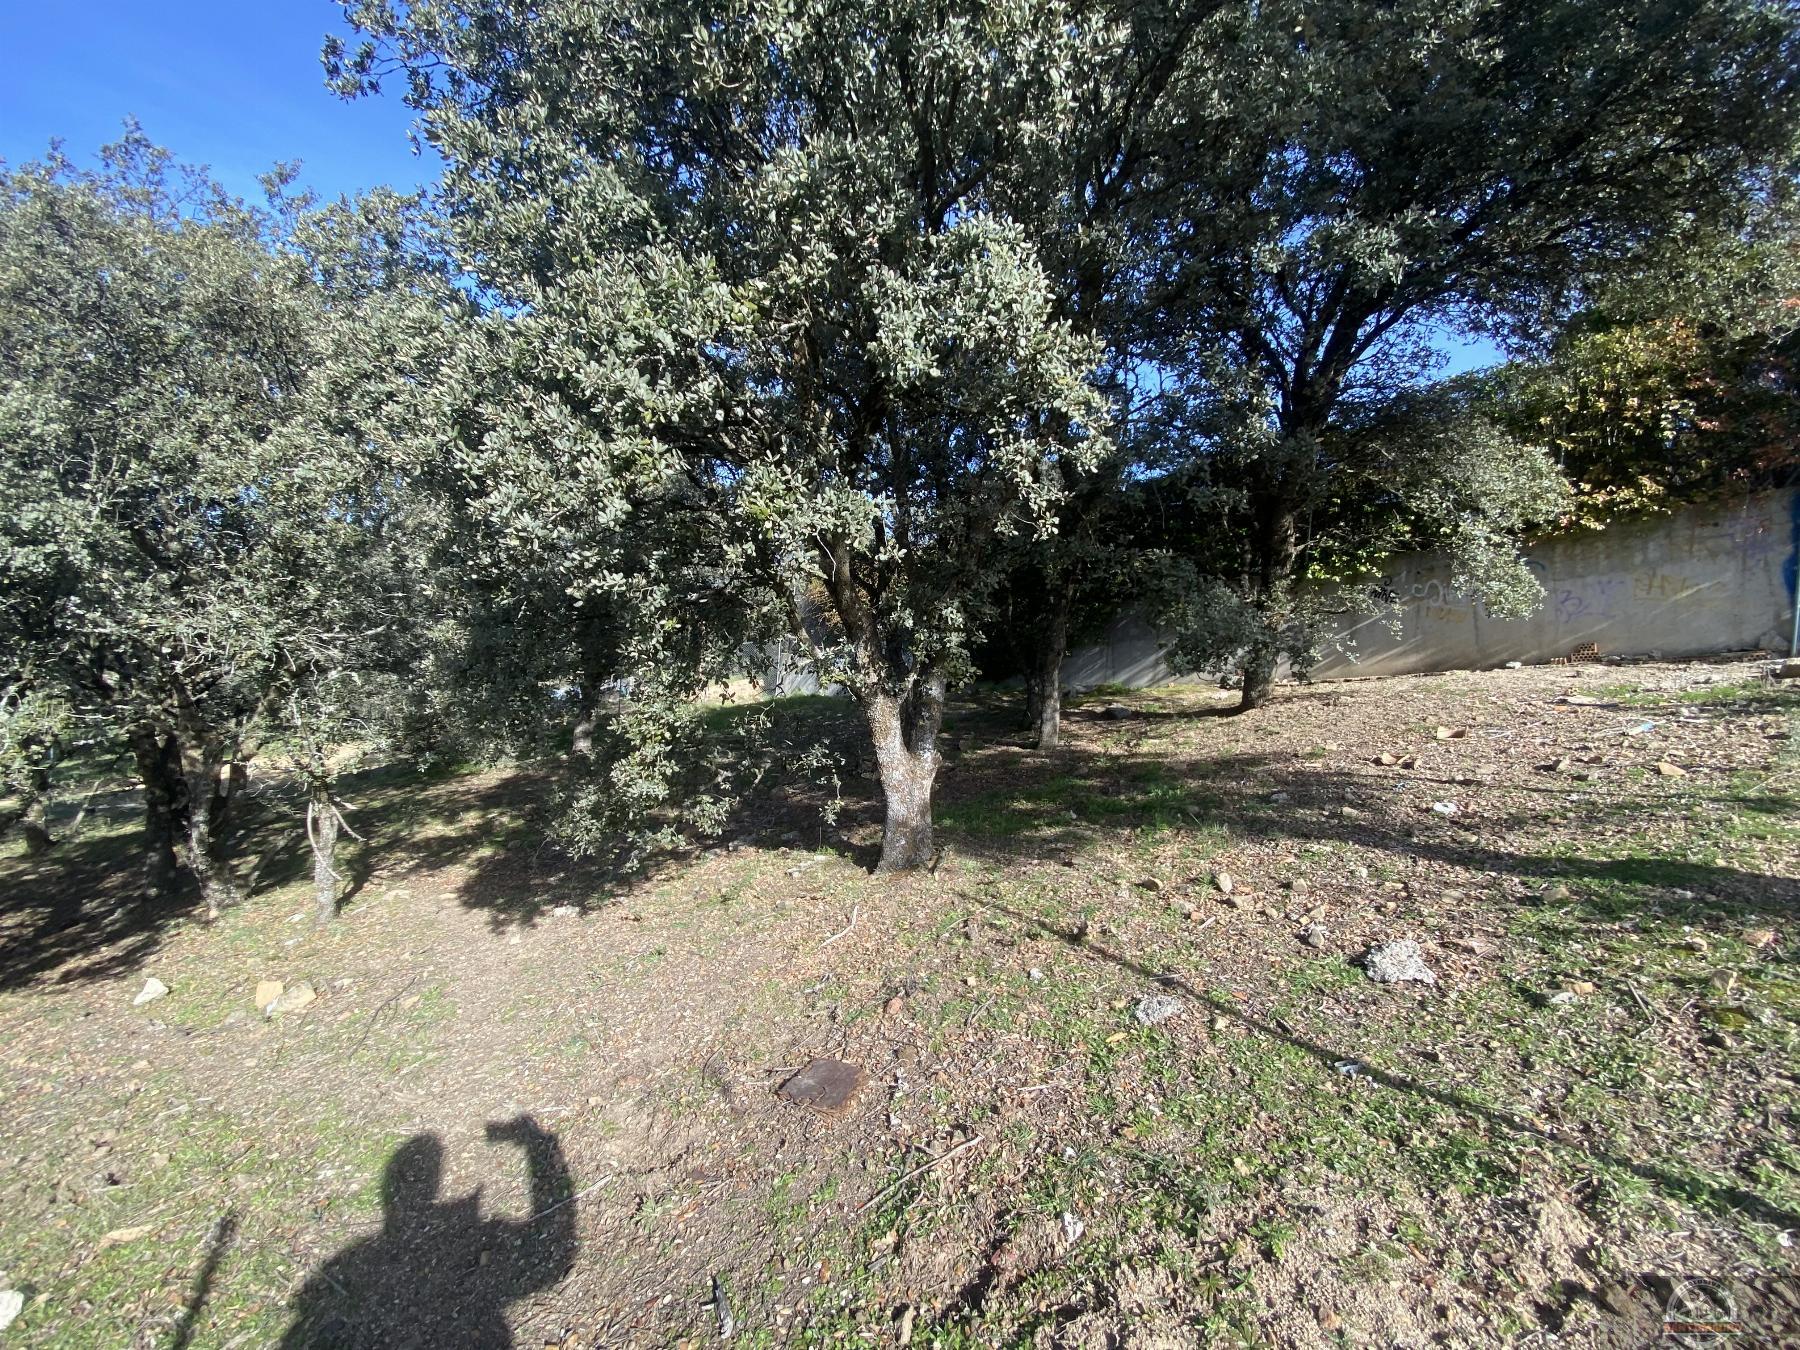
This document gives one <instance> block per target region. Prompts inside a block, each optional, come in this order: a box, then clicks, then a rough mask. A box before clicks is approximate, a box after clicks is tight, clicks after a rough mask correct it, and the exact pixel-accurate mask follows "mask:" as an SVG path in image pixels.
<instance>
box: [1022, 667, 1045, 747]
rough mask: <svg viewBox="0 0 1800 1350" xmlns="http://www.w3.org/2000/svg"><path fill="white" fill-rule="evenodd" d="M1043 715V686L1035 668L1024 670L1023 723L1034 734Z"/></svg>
mask: <svg viewBox="0 0 1800 1350" xmlns="http://www.w3.org/2000/svg"><path fill="white" fill-rule="evenodd" d="M1043 716H1044V687H1043V685H1042V684H1040V683H1039V682H1038V673H1037V671H1036V670H1028V671H1026V672H1025V725H1026V726H1028V727H1030V728H1031V730H1032V732H1033V733H1034V734H1035V733H1036V731H1037V729H1038V723H1039V722H1040V721H1042V720H1043Z"/></svg>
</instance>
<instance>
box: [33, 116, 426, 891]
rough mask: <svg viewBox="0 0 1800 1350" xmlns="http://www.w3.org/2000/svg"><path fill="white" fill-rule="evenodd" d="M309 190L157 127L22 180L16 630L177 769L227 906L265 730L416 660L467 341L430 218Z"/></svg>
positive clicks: (64, 682)
mask: <svg viewBox="0 0 1800 1350" xmlns="http://www.w3.org/2000/svg"><path fill="white" fill-rule="evenodd" d="M284 183H285V179H284V177H283V176H280V175H277V176H276V177H274V178H272V179H271V180H270V188H271V193H272V198H271V200H272V207H271V209H269V210H256V209H252V208H250V207H248V206H246V205H245V204H244V203H242V202H241V201H239V200H236V199H234V198H231V197H229V196H228V195H226V194H225V193H224V192H223V191H222V190H221V189H220V188H218V187H217V186H216V185H215V184H213V183H211V182H210V181H209V180H207V179H206V178H205V177H204V175H202V174H199V173H195V172H191V171H181V170H178V169H177V168H176V167H175V166H174V165H173V164H172V162H171V161H170V158H169V156H168V155H167V154H166V153H165V152H163V151H160V150H158V149H156V148H154V147H153V146H152V145H151V144H150V143H149V142H148V141H147V140H146V139H145V138H144V137H143V135H142V134H141V133H140V132H137V131H136V130H135V128H134V129H133V130H132V131H131V132H130V133H129V134H128V135H127V136H126V138H125V139H124V140H122V141H121V142H120V143H118V144H117V145H114V146H111V147H109V148H108V149H107V150H106V151H105V152H104V153H103V155H102V158H101V165H100V167H99V168H97V169H95V170H93V171H81V170H78V169H77V168H76V167H75V166H73V165H72V164H71V163H69V162H68V161H67V160H65V159H63V158H62V157H61V156H60V155H52V156H51V158H49V159H48V160H47V161H45V162H44V163H41V164H28V165H24V166H21V167H19V168H17V169H15V170H13V171H11V172H8V173H6V174H5V175H4V177H0V453H3V454H4V456H5V472H4V474H0V541H3V545H4V547H3V550H0V636H3V639H4V644H5V647H6V650H7V652H8V653H9V664H10V665H11V666H12V668H13V676H14V678H16V679H17V680H19V681H20V682H21V683H22V684H24V685H25V686H27V687H29V688H31V689H34V690H49V691H55V692H56V693H57V695H58V696H59V697H61V698H62V699H63V700H64V701H65V702H66V704H67V706H68V707H69V709H70V715H71V716H72V717H73V718H75V719H76V720H77V722H78V723H79V724H80V725H81V726H82V727H83V728H84V730H85V731H87V732H88V733H90V734H100V735H107V736H119V737H124V738H128V739H130V740H131V741H132V742H133V744H134V746H135V747H136V748H138V750H139V760H140V765H141V766H144V767H145V771H146V773H149V774H152V775H153V776H154V775H156V774H160V775H161V776H163V777H164V778H165V779H167V781H165V782H163V783H161V784H160V787H161V789H163V790H164V791H165V792H166V800H167V801H168V803H169V805H170V807H171V810H172V812H173V814H174V816H175V817H176V818H177V819H176V820H175V822H173V823H176V824H179V825H180V826H181V827H182V828H183V829H185V831H186V839H185V846H184V854H185V857H184V860H185V861H186V862H187V864H188V865H189V866H190V867H191V868H192V870H193V871H194V873H195V874H196V875H197V877H198V879H199V880H200V881H201V883H202V885H203V887H204V888H205V889H206V891H207V898H208V900H209V902H216V901H217V900H218V899H221V898H224V897H226V896H228V895H229V892H230V883H229V879H228V877H226V876H225V875H224V873H223V872H221V870H220V869H219V868H218V867H217V866H216V865H215V862H216V860H215V859H214V858H212V857H211V856H210V855H211V853H212V851H213V849H214V845H215V842H216V841H215V840H214V838H213V830H212V827H213V826H214V825H215V824H216V823H217V820H218V817H219V815H220V808H219V802H220V800H221V799H220V798H219V796H218V795H217V793H216V792H215V784H216V783H218V782H220V781H221V775H222V774H224V773H225V772H226V769H227V766H228V765H229V764H230V763H231V762H232V761H233V760H235V759H237V758H238V757H239V756H240V755H241V753H242V751H243V748H244V744H245V742H246V739H247V738H253V737H255V736H257V735H259V734H261V733H263V732H265V731H266V730H268V729H269V728H270V727H271V726H273V725H275V724H276V723H277V722H278V720H279V716H280V711H281V709H283V708H284V707H289V706H297V704H295V702H294V698H295V695H296V694H297V693H300V692H302V691H306V690H309V689H313V690H315V691H316V690H317V689H322V688H324V687H326V684H327V683H329V682H331V681H332V680H333V679H335V677H336V676H338V675H340V674H341V673H342V672H344V671H345V670H348V669H354V668H357V667H359V666H361V665H364V664H369V663H374V662H378V661H379V660H380V659H381V658H382V657H383V655H384V654H385V653H386V652H388V651H390V650H393V649H395V648H397V647H398V646H399V645H400V644H399V640H398V637H397V632H396V630H397V627H398V626H399V625H400V624H401V623H402V622H403V621H404V618H405V614H404V609H405V605H404V596H403V594H402V589H401V587H400V585H399V583H398V581H397V580H396V576H397V572H398V569H399V568H400V566H401V562H400V559H399V558H398V557H397V554H396V548H395V544H394V530H395V527H396V524H397V522H398V521H399V519H400V517H401V515H402V508H401V496H402V494H401V489H400V483H401V482H402V476H403V470H404V460H405V458H406V456H407V454H409V453H410V452H411V449H410V447H411V442H410V441H409V439H408V436H409V431H410V429H411V427H412V426H413V425H414V423H413V422H412V420H411V419H410V418H409V416H408V413H407V411H406V410H407V409H408V407H409V406H411V405H412V404H413V403H414V402H415V400H416V399H417V398H418V396H419V391H420V384H419V380H418V371H419V369H420V364H421V360H422V357H423V355H424V354H425V353H428V352H430V351H431V350H433V349H435V348H437V347H439V346H441V344H442V343H443V341H444V331H445V317H446V315H445V306H446V303H447V301H446V298H445V294H446V293H445V292H444V291H443V289H442V288H441V287H439V286H436V285H434V284H433V283H431V282H430V281H429V280H428V279H425V278H424V277H423V276H422V274H419V273H417V272H416V270H415V269H414V268H413V266H412V263H411V261H410V259H411V250H410V248H409V246H408V241H407V238H406V235H407V230H408V226H407V223H406V213H405V210H404V204H403V203H401V202H400V201H399V200H398V199H394V198H391V197H384V196H377V197H376V198H373V199H371V200H369V201H365V202H361V203H340V204H338V205H335V206H331V207H325V208H318V207H316V206H315V205H314V204H313V203H311V202H309V201H306V200H304V199H295V198H292V197H288V196H285V195H283V194H282V188H283V187H284ZM152 762H154V763H155V764H157V765H160V768H158V769H152V768H150V767H149V766H150V765H151V764H152ZM224 781H226V782H229V778H228V777H227V778H226V779H225V780H224ZM152 797H153V798H154V799H157V800H164V798H157V797H156V794H155V793H153V794H152ZM153 814H154V809H153ZM168 823H170V822H165V824H168ZM167 843H168V841H167V840H165V841H163V843H162V845H161V848H162V850H163V852H164V853H165V855H166V852H167ZM155 847H156V845H155V844H154V843H153V849H154V848H155ZM170 861H172V860H171V859H170V858H168V857H167V856H165V857H164V858H163V859H162V865H161V868H160V870H162V871H163V872H165V873H166V870H167V867H166V864H168V863H169V862H170ZM151 865H152V870H153V872H155V871H157V870H159V864H158V863H157V862H155V861H154V860H153V862H152V864H151ZM157 880H159V881H161V882H166V881H167V880H168V877H167V875H166V874H165V875H163V876H161V877H159V878H157Z"/></svg>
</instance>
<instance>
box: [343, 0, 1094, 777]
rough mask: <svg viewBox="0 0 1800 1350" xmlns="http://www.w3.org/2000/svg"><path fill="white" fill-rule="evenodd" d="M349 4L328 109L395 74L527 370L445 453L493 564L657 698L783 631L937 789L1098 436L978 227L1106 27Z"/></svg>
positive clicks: (645, 0) (1088, 344) (1009, 16)
mask: <svg viewBox="0 0 1800 1350" xmlns="http://www.w3.org/2000/svg"><path fill="white" fill-rule="evenodd" d="M349 12H350V14H351V17H352V19H353V20H354V22H355V23H356V24H357V25H358V27H359V28H361V29H362V30H363V31H364V33H365V34H366V36H367V42H366V44H364V45H361V46H359V47H357V48H356V49H354V50H351V49H349V48H346V47H343V46H341V45H340V46H335V47H333V48H332V49H331V50H330V51H329V52H328V57H329V59H330V60H331V61H332V62H333V63H334V68H335V71H336V74H337V77H338V80H339V84H340V87H341V88H343V89H344V90H345V91H347V92H355V91H359V90H366V89H368V88H370V87H371V86H372V85H374V84H377V83H379V81H380V80H381V79H383V78H386V77H388V76H390V75H393V76H399V77H402V78H404V79H405V81H406V88H407V90H408V94H409V97H410V98H411V100H412V102H413V103H414V105H415V106H416V107H418V108H420V109H421V110H422V111H423V113H424V120H425V126H426V131H427V135H428V136H429V137H430V139H431V140H432V142H433V143H434V144H435V145H436V146H437V148H438V149H439V150H440V151H441V152H442V153H443V154H444V156H445V158H446V160H447V163H448V166H449V167H448V171H447V174H446V179H445V195H446V200H447V204H448V209H449V214H450V217H451V219H452V220H453V221H454V222H455V228H456V231H457V238H458V240H459V244H460V249H459V257H460V258H461V260H462V263H463V265H464V266H465V267H466V268H468V269H469V271H470V272H471V273H473V274H474V275H475V276H476V277H477V278H478V279H479V282H480V285H481V286H482V287H483V289H484V292H485V293H487V294H488V295H490V296H491V297H492V298H493V299H494V301H495V302H496V306H497V312H498V316H499V317H497V319H496V325H497V326H498V327H499V328H502V329H503V330H504V332H503V334H502V335H501V336H500V337H499V338H498V339H497V340H498V341H501V342H502V343H503V344H504V345H507V346H510V348H511V355H510V356H509V357H508V358H507V359H508V360H509V362H510V363H511V366H512V368H513V369H514V370H516V371H517V372H518V373H519V374H520V376H521V377H522V381H523V390H522V392H521V393H519V394H517V395H516V396H514V395H509V397H508V398H507V400H506V402H505V405H504V406H502V407H495V408H492V409H490V410H489V411H488V413H487V414H486V415H485V419H484V424H483V425H481V426H480V427H479V428H478V429H477V431H476V434H475V435H473V436H472V437H471V439H470V445H469V447H468V449H467V450H466V452H465V454H466V457H467V459H466V462H467V466H468V469H469V471H470V473H471V475H472V481H473V482H475V483H476V484H478V491H477V493H476V500H477V501H478V502H479V504H480V507H481V510H482V512H483V514H484V517H485V520H486V522H487V525H488V527H490V528H492V529H494V530H495V531H497V536H498V537H499V538H500V539H501V540H503V541H504V552H503V554H502V555H501V556H507V557H527V558H532V557H540V556H545V555H553V556H555V557H556V558H558V559H560V560H562V562H563V563H564V564H565V568H564V571H565V573H566V575H567V578H568V581H567V586H568V588H569V589H570V591H571V593H572V594H573V595H574V596H576V597H577V598H580V599H581V600H582V601H583V602H584V603H607V604H610V605H613V606H619V607H623V608H626V609H629V610H630V611H632V613H633V615H634V617H632V618H631V619H630V621H629V622H627V623H626V624H625V625H624V626H625V628H626V630H627V631H628V632H629V633H630V634H631V637H630V642H629V644H628V650H626V651H625V652H624V653H623V654H622V657H621V659H622V662H623V664H624V665H625V667H627V668H629V669H631V670H633V671H634V672H635V673H637V674H638V675H639V676H640V677H642V678H648V679H652V680H654V681H656V682H657V685H658V687H659V688H661V689H662V690H665V691H666V692H667V693H668V694H669V695H670V696H671V697H677V696H679V695H681V694H683V693H685V692H687V691H689V690H690V689H691V688H692V686H693V685H694V684H695V683H696V681H697V680H698V679H699V678H700V677H701V676H702V674H704V673H707V672H706V663H705V662H704V661H702V659H701V658H702V657H704V656H706V655H707V654H708V653H710V654H712V656H714V657H716V656H717V655H718V654H719V653H722V652H724V651H727V650H731V649H733V648H734V646H735V642H734V641H726V640H724V639H725V638H726V637H727V636H729V637H730V638H731V639H734V640H736V641H745V640H750V639H767V638H768V637H770V636H772V635H773V634H774V633H775V632H776V631H778V630H782V629H785V630H787V631H789V632H790V633H792V634H794V635H797V636H800V637H802V638H803V639H804V645H805V649H806V650H807V652H808V653H809V658H810V660H811V661H812V663H813V665H814V668H815V670H816V672H817V674H818V675H819V677H820V679H821V680H822V681H825V682H835V683H841V684H843V685H845V686H846V687H847V688H848V689H849V690H850V691H851V692H852V693H853V694H854V695H856V697H857V698H858V699H859V700H860V701H861V702H862V704H863V706H864V707H865V709H869V710H870V716H871V719H872V724H875V723H879V725H875V732H876V735H877V739H878V741H880V740H882V739H883V738H884V737H887V738H889V739H891V740H892V742H893V748H894V756H895V757H893V758H891V759H884V760H883V766H884V781H888V782H889V785H890V787H891V786H892V782H891V781H890V775H889V774H888V772H887V770H888V768H889V766H890V763H891V764H892V765H895V766H902V768H900V769H896V772H901V771H904V772H905V773H906V774H910V775H911V776H912V777H914V778H915V779H917V778H919V777H922V778H923V781H924V784H925V795H926V800H928V795H929V780H930V773H931V771H933V770H935V764H936V761H935V751H934V749H933V747H932V743H931V742H932V737H933V735H934V733H935V726H936V717H937V715H938V710H939V709H941V703H942V696H943V688H944V684H945V682H946V680H949V679H953V678H956V677H957V676H959V675H960V674H961V673H962V672H963V671H964V669H965V668H966V658H967V650H968V646H969V644H970V642H971V640H972V638H973V637H974V636H976V635H977V634H978V633H979V631H980V629H981V626H982V624H983V622H984V621H985V619H986V607H987V603H988V597H989V594H990V592H991V591H992V589H993V587H994V585H995V583H996V580H997V577H998V574H999V572H1000V570H1001V569H1000V563H999V561H998V558H997V555H998V552H999V546H1000V544H1001V543H1002V542H1003V541H1004V540H1006V539H1007V538H1009V537H1015V536H1019V535H1022V534H1027V535H1028V534H1030V533H1032V532H1036V531H1043V530H1046V529H1048V528H1050V526H1051V524H1052V522H1053V520H1054V509H1055V507H1056V505H1057V503H1058V501H1059V500H1060V497H1061V494H1062V493H1063V491H1064V490H1065V485H1066V483H1067V481H1068V476H1069V475H1070V474H1071V473H1077V472H1080V471H1081V470H1082V469H1083V468H1084V467H1085V466H1087V465H1088V464H1090V463H1091V462H1092V461H1093V459H1094V458H1095V456H1096V455H1097V454H1098V453H1099V452H1100V451H1101V449H1102V448H1103V445H1104V430H1105V427H1104V423H1105V415H1106V414H1105V408H1104V405H1103V403H1102V401H1101V400H1100V399H1099V397H1098V396H1097V395H1096V393H1095V391H1094V389H1093V387H1092V385H1091V383H1090V380H1089V374H1090V371H1091V370H1092V368H1093V366H1094V363H1095V360H1096V356H1097V347H1096V345H1095V344H1094V343H1093V341H1092V340H1090V339H1088V338H1084V337H1081V336H1079V335H1077V334H1076V333H1075V332H1074V331H1073V330H1072V329H1071V327H1070V326H1069V325H1068V324H1067V323H1066V322H1064V321H1063V320H1061V319H1060V318H1059V317H1058V315H1057V302H1058V296H1057V293H1056V290H1055V288H1054V286H1053V285H1052V283H1051V280H1050V278H1049V276H1048V274H1047V272H1046V269H1045V267H1044V265H1043V263H1042V260H1041V259H1040V257H1039V256H1038V254H1037V252H1036V250H1035V248H1034V241H1033V239H1032V238H1031V237H1030V236H1029V235H1028V234H1027V232H1026V231H1025V230H1024V229H1023V228H1022V227H1021V225H1020V223H1019V222H1018V221H1017V220H1015V219H1013V218H1012V217H1011V216H1010V215H1009V214H1008V213H1007V212H1006V210H1005V209H1004V206H1003V204H1002V203H1003V199H1005V198H1006V196H1007V194H1008V193H1009V192H1011V191H1014V190H1015V189H1016V188H1017V185H1018V182H1019V180H1020V179H1021V178H1022V177H1028V176H1030V175H1034V174H1042V173H1046V172H1050V173H1054V172H1055V171H1056V165H1057V163H1058V157H1059V147H1060V144H1061V139H1060V138H1061V137H1063V136H1064V135H1065V133H1066V132H1067V130H1068V128H1069V125H1070V123H1071V120H1072V119H1073V118H1074V117H1075V116H1076V104H1077V101H1078V98H1079V95H1080V91H1081V90H1082V87H1083V81H1084V79H1085V73H1084V62H1085V60H1086V57H1087V55H1088V54H1089V52H1090V50H1091V49H1092V47H1093V45H1094V44H1095V43H1097V42H1101V43H1104V42H1110V41H1112V40H1113V36H1114V35H1112V34H1100V35H1096V33H1095V32H1094V31H1093V30H1091V29H1090V27H1089V26H1088V25H1086V24H1085V23H1084V22H1083V21H1081V19H1080V16H1078V15H1077V14H1076V13H1075V12H1074V11H1072V10H1068V9H1066V8H1065V7H1063V6H1061V5H1059V4H1056V3H1046V2H1045V0H1007V2H1006V3H1000V4H991V3H983V4H974V3H958V4H952V5H948V6H945V5H938V4H932V5H925V4H919V3H916V0H876V2H874V3H870V2H868V0H861V2H859V3H852V4H850V5H842V4H826V3H822V2H821V0H801V2H800V3H790V4H779V5H736V6H731V7H728V8H727V9H725V10H720V9H718V8H717V7H716V6H713V5H698V4H694V3H691V0H677V2H676V3H668V2H667V0H611V2H609V3H592V2H591V0H581V2H580V3H577V2H576V0H549V3H539V4H533V5H530V6H524V5H517V4H512V3H507V2H506V0H418V2H417V3H413V4H409V5H401V4H394V3H388V2H387V0H369V2H368V3H359V4H354V5H352V6H350V7H349ZM709 619H710V620H712V621H713V627H712V629H711V631H710V632H709V634H708V641H707V642H706V643H705V644H702V645H701V646H695V645H692V644H689V645H685V646H684V645H682V644H679V643H675V642H673V641H671V640H670V638H671V634H672V633H674V632H680V631H686V630H689V629H691V628H692V627H694V626H695V625H697V624H702V623H705V622H707V621H708V620H709ZM647 701H648V700H647V698H640V699H639V700H638V702H639V704H640V706H641V705H643V704H644V703H646V702H647ZM637 715H639V716H642V715H643V714H642V713H641V712H640V713H639V714H637ZM666 722H667V719H664V724H665V725H666ZM915 786H916V784H915ZM620 790H621V791H627V792H628V791H631V790H633V789H632V787H631V785H623V786H622V787H621V788H620ZM893 798H894V794H893V793H892V792H891V791H890V803H891V802H892V800H893Z"/></svg>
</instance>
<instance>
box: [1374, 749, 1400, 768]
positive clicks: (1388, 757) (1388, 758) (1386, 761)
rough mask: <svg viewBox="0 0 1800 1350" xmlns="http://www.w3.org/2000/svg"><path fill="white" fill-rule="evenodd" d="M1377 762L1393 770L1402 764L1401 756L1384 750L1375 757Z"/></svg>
mask: <svg viewBox="0 0 1800 1350" xmlns="http://www.w3.org/2000/svg"><path fill="white" fill-rule="evenodd" d="M1375 762H1376V763H1377V764H1383V765H1386V766H1387V767H1388V768H1392V767H1393V766H1394V765H1396V764H1398V763H1399V762H1400V756H1398V755H1396V754H1393V753H1391V752H1389V751H1387V750H1383V751H1382V752H1381V753H1380V754H1379V755H1377V756H1375Z"/></svg>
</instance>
